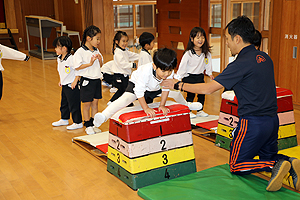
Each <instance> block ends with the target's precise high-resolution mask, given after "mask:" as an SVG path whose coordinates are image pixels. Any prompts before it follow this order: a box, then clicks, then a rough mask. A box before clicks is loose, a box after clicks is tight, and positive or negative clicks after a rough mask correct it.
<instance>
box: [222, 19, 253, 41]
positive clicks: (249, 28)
mask: <svg viewBox="0 0 300 200" xmlns="http://www.w3.org/2000/svg"><path fill="white" fill-rule="evenodd" d="M226 29H228V33H229V35H231V38H232V39H233V38H234V37H235V36H236V35H239V36H241V38H242V39H243V41H244V42H245V43H251V44H252V42H253V36H254V33H255V27H254V25H253V23H252V21H251V20H250V19H249V18H248V17H246V16H244V15H243V16H239V17H237V18H235V19H233V20H232V21H231V22H229V23H228V24H227V26H226Z"/></svg>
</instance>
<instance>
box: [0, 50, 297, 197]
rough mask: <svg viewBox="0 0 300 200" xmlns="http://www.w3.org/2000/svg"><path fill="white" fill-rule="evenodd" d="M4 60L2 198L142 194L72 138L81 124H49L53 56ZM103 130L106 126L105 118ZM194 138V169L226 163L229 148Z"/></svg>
mask: <svg viewBox="0 0 300 200" xmlns="http://www.w3.org/2000/svg"><path fill="white" fill-rule="evenodd" d="M26 53H27V52H26ZM104 58H105V61H108V60H110V59H111V58H112V57H111V55H106V56H105V57H104ZM2 65H3V66H4V68H5V70H4V72H3V77H4V93H3V97H2V100H1V101H0V112H1V114H0V200H2V199H7V200H13V199H30V200H32V199H38V200H40V199H43V200H45V199H56V200H58V199H72V200H75V199H118V200H122V199H131V200H133V199H141V198H140V197H139V196H138V195H137V192H136V191H133V190H132V189H130V188H129V187H128V186H127V185H126V184H124V183H123V182H122V181H120V180H119V179H117V178H116V177H114V176H113V175H111V174H110V173H108V172H107V171H106V165H105V164H104V163H103V162H101V161H99V160H98V159H97V158H95V157H93V156H92V155H90V154H89V153H87V152H86V151H84V150H83V149H82V148H80V147H79V146H77V145H76V144H74V143H72V138H73V137H76V136H82V135H85V131H84V128H82V129H79V130H74V131H67V130H66V127H65V126H63V127H52V125H51V123H52V122H54V121H56V120H58V119H59V118H60V111H59V106H60V87H58V82H59V77H58V73H57V70H56V60H46V61H42V60H40V59H38V58H35V57H31V58H30V60H29V61H28V62H21V61H10V60H2ZM220 94H221V93H220V92H216V93H214V94H212V95H207V96H206V102H205V106H204V110H205V112H207V113H209V114H213V115H218V114H219V110H220ZM111 95H112V94H111V93H110V92H109V88H108V87H103V99H101V100H100V101H99V111H102V110H103V109H104V108H105V107H106V103H107V102H108V100H109V99H110V97H111ZM295 119H296V129H297V135H298V141H300V136H299V135H300V127H299V126H298V122H299V121H300V109H295ZM70 123H72V121H71V120H70ZM101 130H102V131H107V130H108V123H107V122H106V123H105V124H103V125H102V126H101ZM193 140H194V148H195V156H196V164H197V171H200V170H204V169H207V168H210V167H213V166H217V165H221V164H225V163H228V157H229V152H228V151H227V150H224V149H222V148H219V147H216V146H215V145H214V143H212V142H210V141H208V140H206V139H203V138H200V137H198V136H193ZM298 143H299V142H298Z"/></svg>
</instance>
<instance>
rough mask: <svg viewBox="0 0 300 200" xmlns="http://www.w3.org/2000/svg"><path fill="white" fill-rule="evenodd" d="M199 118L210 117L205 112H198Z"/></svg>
mask: <svg viewBox="0 0 300 200" xmlns="http://www.w3.org/2000/svg"><path fill="white" fill-rule="evenodd" d="M197 117H208V114H207V113H206V112H204V111H203V110H200V111H198V112H197Z"/></svg>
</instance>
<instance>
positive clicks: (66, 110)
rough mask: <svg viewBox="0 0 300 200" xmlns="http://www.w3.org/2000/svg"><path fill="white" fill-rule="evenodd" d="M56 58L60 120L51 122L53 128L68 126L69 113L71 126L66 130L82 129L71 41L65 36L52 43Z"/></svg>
mask: <svg viewBox="0 0 300 200" xmlns="http://www.w3.org/2000/svg"><path fill="white" fill-rule="evenodd" d="M53 46H54V47H55V51H56V54H57V55H58V57H57V71H58V73H59V78H60V81H59V83H58V85H59V86H60V87H61V88H62V89H61V103H60V113H61V119H60V120H58V121H57V122H53V123H52V125H53V126H64V125H68V124H69V119H70V113H72V119H73V122H74V123H73V124H72V125H70V126H67V129H68V130H75V129H79V128H82V127H83V125H82V117H81V106H80V92H79V89H78V85H77V83H78V79H79V77H78V76H75V69H74V64H73V56H72V54H71V53H70V52H71V50H72V41H71V39H70V38H69V37H67V36H61V37H58V38H56V39H55V40H54V41H53Z"/></svg>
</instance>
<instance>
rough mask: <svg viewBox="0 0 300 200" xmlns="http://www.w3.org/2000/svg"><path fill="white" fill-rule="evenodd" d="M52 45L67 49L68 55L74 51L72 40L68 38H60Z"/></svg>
mask: <svg viewBox="0 0 300 200" xmlns="http://www.w3.org/2000/svg"><path fill="white" fill-rule="evenodd" d="M52 45H53V46H54V47H57V46H59V47H67V51H68V53H70V52H71V50H72V40H71V39H70V38H69V37H67V36H60V37H57V38H55V39H54V41H53V43H52Z"/></svg>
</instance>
